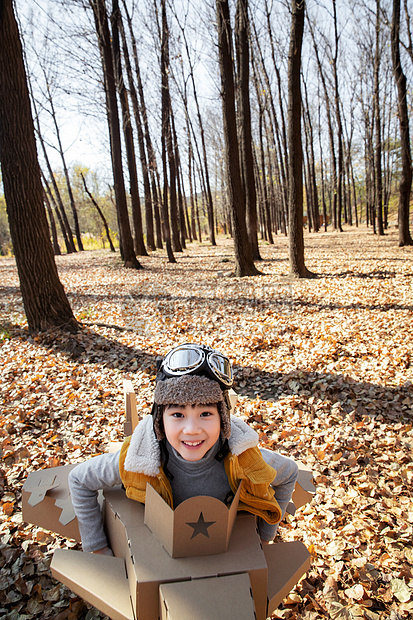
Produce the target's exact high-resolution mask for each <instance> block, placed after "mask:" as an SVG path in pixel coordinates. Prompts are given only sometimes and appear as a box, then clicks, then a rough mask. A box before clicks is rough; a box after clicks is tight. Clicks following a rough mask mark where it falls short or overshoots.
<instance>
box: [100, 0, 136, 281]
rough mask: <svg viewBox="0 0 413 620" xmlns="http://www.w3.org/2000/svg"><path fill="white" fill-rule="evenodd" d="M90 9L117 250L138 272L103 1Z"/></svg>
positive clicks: (110, 49)
mask: <svg viewBox="0 0 413 620" xmlns="http://www.w3.org/2000/svg"><path fill="white" fill-rule="evenodd" d="M89 2H90V4H91V7H92V9H93V15H94V19H95V27H96V34H97V37H98V43H99V49H100V54H101V60H102V69H103V76H104V82H105V94H106V111H107V117H108V126H109V136H110V153H111V158H112V170H113V181H114V188H115V198H116V212H117V216H118V226H119V237H120V239H119V240H120V250H121V255H122V259H123V261H124V265H125V267H129V268H133V269H141V268H142V265H141V264H140V263H139V261H138V259H137V258H136V256H135V251H134V248H133V239H132V233H131V228H130V222H129V215H128V205H127V201H126V191H125V181H124V178H123V167H122V146H121V136H120V126H119V111H118V104H117V100H116V82H115V75H114V61H113V55H112V46H111V34H110V30H109V24H108V16H107V12H106V5H105V0H89Z"/></svg>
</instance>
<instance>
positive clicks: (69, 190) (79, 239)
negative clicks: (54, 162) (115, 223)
mask: <svg viewBox="0 0 413 620" xmlns="http://www.w3.org/2000/svg"><path fill="white" fill-rule="evenodd" d="M45 77H46V88H47V97H48V100H49V104H50V110H51V115H52V119H53V124H54V126H55V131H56V138H57V143H58V145H59V154H60V158H61V160H62V165H63V172H64V175H65V180H66V186H67V193H68V195H69V201H70V207H71V209H72V214H73V222H74V225H75V235H76V241H77V245H78V249H79V251H80V252H83V250H84V248H83V243H82V237H81V234H80V226H79V218H78V215H77V208H76V203H75V199H74V196H73V192H72V185H71V183H70V177H69V171H68V169H67V166H66V158H65V154H64V151H63V146H62V141H61V139H60V129H59V124H58V122H57V116H56V110H55V108H54V104H53V98H52V94H51V92H50V87H49V84H48V83H47V76H45Z"/></svg>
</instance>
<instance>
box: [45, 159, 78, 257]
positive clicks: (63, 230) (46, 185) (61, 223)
mask: <svg viewBox="0 0 413 620" xmlns="http://www.w3.org/2000/svg"><path fill="white" fill-rule="evenodd" d="M40 173H41V176H42V179H43V185H44V188H45V191H46V195H47V197H48V199H49V203H50V204H51V205H53V207H54V210H55V213H56V216H57V219H58V220H59V226H60V230H61V231H62V235H63V239H64V241H65V246H66V252H67V253H68V254H70V253H71V251H72V250H71V249H70V243H69V238H68V236H67V232H66V227H65V224H64V222H63V218H62V216H61V214H60V211H59V207H58V205H57V202H56V200H55V198H54V196H53V194H52V192H51V189H50V187H49V184H48V182H47V180H46V177H45V176H44V174H43V171H42V170H40Z"/></svg>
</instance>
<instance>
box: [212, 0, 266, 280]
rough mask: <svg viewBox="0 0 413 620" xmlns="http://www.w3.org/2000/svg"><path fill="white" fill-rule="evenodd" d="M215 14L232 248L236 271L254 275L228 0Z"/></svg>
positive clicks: (218, 5) (223, 0)
mask: <svg viewBox="0 0 413 620" xmlns="http://www.w3.org/2000/svg"><path fill="white" fill-rule="evenodd" d="M216 14H217V27H218V48H219V67H220V73H221V97H222V113H223V123H224V137H225V162H226V169H227V178H228V197H229V202H230V206H231V219H232V232H233V235H234V248H235V275H236V276H254V275H258V274H259V271H258V270H257V268H256V267H255V265H254V261H253V257H252V250H251V244H250V242H249V239H248V233H247V225H246V218H245V193H244V188H243V185H242V182H241V169H240V159H239V148H238V136H237V121H236V115H235V85H234V66H233V61H232V28H231V21H230V14H229V6H228V0H217V3H216Z"/></svg>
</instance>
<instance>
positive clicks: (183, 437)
mask: <svg viewBox="0 0 413 620" xmlns="http://www.w3.org/2000/svg"><path fill="white" fill-rule="evenodd" d="M163 426H164V429H165V435H166V438H167V440H168V441H169V443H170V444H171V446H172V447H173V448H175V450H176V451H177V452H178V453H179V454H180V455H181V456H182V458H184V459H185V460H186V461H199V460H200V459H202V457H203V456H204V455H205V454H206V453H207V452H208V450H210V448H212V446H214V445H215V444H216V442H217V441H218V438H219V435H220V432H221V417H220V415H219V412H218V408H217V406H216V405H185V406H184V405H167V406H166V407H165V411H164V414H163Z"/></svg>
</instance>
